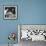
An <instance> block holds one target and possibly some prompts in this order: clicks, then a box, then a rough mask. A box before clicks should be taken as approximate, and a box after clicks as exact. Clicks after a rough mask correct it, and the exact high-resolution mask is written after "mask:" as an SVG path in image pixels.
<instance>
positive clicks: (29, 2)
mask: <svg viewBox="0 0 46 46" xmlns="http://www.w3.org/2000/svg"><path fill="white" fill-rule="evenodd" d="M3 5H17V7H18V19H17V20H4V19H3V10H4V9H3ZM18 24H46V0H0V44H7V43H8V39H7V37H8V34H9V33H10V32H16V33H17V32H18V30H17V25H18ZM17 39H18V38H17ZM17 39H16V43H17V42H18V41H17Z"/></svg>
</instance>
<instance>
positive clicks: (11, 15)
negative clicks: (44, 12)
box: [4, 5, 17, 19]
mask: <svg viewBox="0 0 46 46" xmlns="http://www.w3.org/2000/svg"><path fill="white" fill-rule="evenodd" d="M4 19H17V6H13V5H11V6H10V5H8V6H4Z"/></svg>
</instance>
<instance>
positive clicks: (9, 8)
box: [5, 7, 16, 17]
mask: <svg viewBox="0 0 46 46" xmlns="http://www.w3.org/2000/svg"><path fill="white" fill-rule="evenodd" d="M7 9H8V10H7ZM5 10H7V12H6V15H5V17H9V15H7V13H8V12H11V13H12V14H14V15H15V13H16V12H15V7H5Z"/></svg>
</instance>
